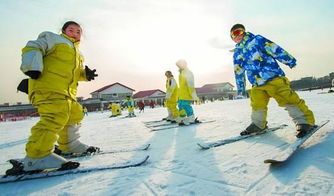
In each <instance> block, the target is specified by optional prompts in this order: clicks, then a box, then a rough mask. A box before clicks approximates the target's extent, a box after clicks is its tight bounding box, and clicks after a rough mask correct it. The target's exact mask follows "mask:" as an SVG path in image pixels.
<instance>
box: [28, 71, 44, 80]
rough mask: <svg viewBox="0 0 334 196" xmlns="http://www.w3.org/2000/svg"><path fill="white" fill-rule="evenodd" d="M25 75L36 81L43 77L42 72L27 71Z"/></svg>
mask: <svg viewBox="0 0 334 196" xmlns="http://www.w3.org/2000/svg"><path fill="white" fill-rule="evenodd" d="M24 74H25V75H27V76H29V77H30V78H32V79H34V80H36V79H37V78H39V76H40V75H41V72H40V71H27V72H25V73H24Z"/></svg>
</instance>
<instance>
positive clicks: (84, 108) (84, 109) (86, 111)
mask: <svg viewBox="0 0 334 196" xmlns="http://www.w3.org/2000/svg"><path fill="white" fill-rule="evenodd" d="M82 110H83V111H82V112H83V114H84V116H88V109H87V108H86V107H84V106H82Z"/></svg>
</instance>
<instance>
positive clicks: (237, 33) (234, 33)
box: [231, 29, 245, 39]
mask: <svg viewBox="0 0 334 196" xmlns="http://www.w3.org/2000/svg"><path fill="white" fill-rule="evenodd" d="M244 33H245V31H244V30H243V29H236V30H234V31H232V32H231V38H232V39H235V38H236V37H238V36H239V35H242V34H244Z"/></svg>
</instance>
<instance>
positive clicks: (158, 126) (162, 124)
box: [144, 119, 215, 131]
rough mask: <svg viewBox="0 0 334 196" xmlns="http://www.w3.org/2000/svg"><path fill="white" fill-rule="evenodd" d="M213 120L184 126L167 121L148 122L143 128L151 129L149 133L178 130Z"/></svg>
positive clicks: (197, 121)
mask: <svg viewBox="0 0 334 196" xmlns="http://www.w3.org/2000/svg"><path fill="white" fill-rule="evenodd" d="M214 121H215V120H203V121H199V120H197V119H196V120H195V121H194V122H192V123H190V124H189V125H185V124H183V125H182V124H181V125H180V124H177V123H171V122H168V121H164V120H161V121H150V122H144V124H145V126H146V127H148V128H149V129H151V131H161V130H166V129H174V128H178V127H187V126H194V125H199V124H203V123H211V122H214Z"/></svg>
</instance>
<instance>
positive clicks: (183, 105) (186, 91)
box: [176, 59, 198, 125]
mask: <svg viewBox="0 0 334 196" xmlns="http://www.w3.org/2000/svg"><path fill="white" fill-rule="evenodd" d="M176 66H177V67H178V68H179V71H180V75H179V85H180V87H179V100H178V107H179V118H178V119H177V122H178V123H179V124H181V125H182V124H185V125H189V124H190V123H193V122H195V115H194V110H193V108H192V106H191V103H192V102H193V101H196V100H197V99H198V97H197V94H196V89H195V82H194V74H193V73H192V72H191V71H190V70H189V69H188V66H187V62H186V61H185V60H184V59H180V60H178V61H177V62H176Z"/></svg>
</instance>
